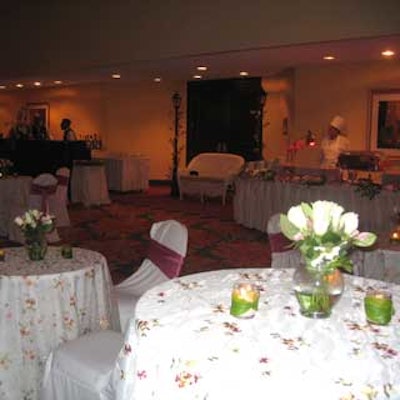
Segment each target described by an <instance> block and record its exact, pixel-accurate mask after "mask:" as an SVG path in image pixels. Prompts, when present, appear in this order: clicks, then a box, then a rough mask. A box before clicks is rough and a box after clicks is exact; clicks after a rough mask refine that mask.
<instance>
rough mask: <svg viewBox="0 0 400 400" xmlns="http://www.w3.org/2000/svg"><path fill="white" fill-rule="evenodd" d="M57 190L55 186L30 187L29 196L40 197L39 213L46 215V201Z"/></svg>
mask: <svg viewBox="0 0 400 400" xmlns="http://www.w3.org/2000/svg"><path fill="white" fill-rule="evenodd" d="M56 190H57V185H51V186H40V185H36V184H34V183H33V184H32V186H31V194H37V195H40V196H41V197H42V203H41V211H42V212H44V213H47V212H48V211H49V210H48V208H49V207H48V201H47V198H48V197H49V196H50V195H52V194H54V193H55V192H56Z"/></svg>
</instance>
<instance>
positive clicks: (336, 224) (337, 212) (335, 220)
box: [331, 203, 344, 232]
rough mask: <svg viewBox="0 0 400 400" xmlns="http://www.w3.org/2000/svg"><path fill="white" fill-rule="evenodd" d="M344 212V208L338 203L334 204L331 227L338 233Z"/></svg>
mask: <svg viewBox="0 0 400 400" xmlns="http://www.w3.org/2000/svg"><path fill="white" fill-rule="evenodd" d="M343 212H344V208H343V207H342V206H339V205H338V204H336V203H333V204H332V210H331V226H332V229H333V231H334V232H338V231H339V229H340V217H341V215H342V214H343Z"/></svg>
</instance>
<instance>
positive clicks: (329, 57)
mask: <svg viewBox="0 0 400 400" xmlns="http://www.w3.org/2000/svg"><path fill="white" fill-rule="evenodd" d="M322 58H323V59H324V60H327V61H332V60H335V59H336V57H335V56H331V55H327V56H323V57H322Z"/></svg>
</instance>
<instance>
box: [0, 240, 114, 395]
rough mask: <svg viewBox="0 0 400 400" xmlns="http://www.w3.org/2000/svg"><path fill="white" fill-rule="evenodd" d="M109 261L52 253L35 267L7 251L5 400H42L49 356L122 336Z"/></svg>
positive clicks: (0, 365) (0, 342)
mask: <svg viewBox="0 0 400 400" xmlns="http://www.w3.org/2000/svg"><path fill="white" fill-rule="evenodd" d="M111 290H112V282H111V278H110V274H109V270H108V266H107V261H106V259H105V258H104V256H103V255H101V254H100V253H98V252H95V251H91V250H85V249H81V248H74V249H73V258H72V259H64V258H62V257H61V249H60V248H59V247H49V249H48V252H47V254H46V257H45V259H44V260H43V261H29V260H28V257H27V254H26V251H25V249H24V248H23V247H19V248H7V249H5V261H2V262H0V327H1V328H0V399H2V400H37V399H39V388H40V384H41V379H42V374H43V370H44V365H45V361H46V358H47V356H48V355H49V353H50V351H51V350H52V349H54V348H55V347H57V346H58V345H59V344H60V343H62V342H64V341H67V340H71V339H74V338H76V337H78V336H80V335H83V334H85V333H87V332H90V331H96V330H100V329H106V328H114V329H116V330H119V316H118V309H117V306H116V304H115V303H114V302H113V300H112V296H111Z"/></svg>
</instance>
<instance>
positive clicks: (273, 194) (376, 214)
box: [233, 177, 400, 232]
mask: <svg viewBox="0 0 400 400" xmlns="http://www.w3.org/2000/svg"><path fill="white" fill-rule="evenodd" d="M355 189H356V187H355V186H351V185H349V184H334V183H332V184H325V185H321V186H306V185H303V184H297V183H289V182H279V181H276V182H273V181H264V180H262V179H259V178H247V177H239V178H237V179H236V180H235V196H234V204H233V206H234V218H235V221H236V222H238V223H239V224H242V225H244V226H246V227H248V228H255V229H258V230H260V231H263V232H266V231H267V225H268V220H269V218H270V217H271V216H272V215H273V214H275V213H287V211H288V210H289V208H290V207H292V206H295V205H298V204H300V203H301V202H312V201H316V200H329V201H334V202H336V203H338V204H340V205H341V206H343V207H344V209H345V210H346V211H354V212H356V213H357V214H358V215H359V219H360V228H361V229H362V230H367V231H372V232H383V231H385V230H387V229H388V227H389V226H390V225H391V224H392V223H393V222H392V218H393V215H394V211H393V209H394V207H395V206H397V207H400V193H398V192H391V191H388V190H382V191H381V193H380V194H378V195H377V196H376V197H374V198H373V199H371V200H370V199H369V198H367V197H363V196H361V195H360V194H359V193H357V192H356V190H355Z"/></svg>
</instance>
